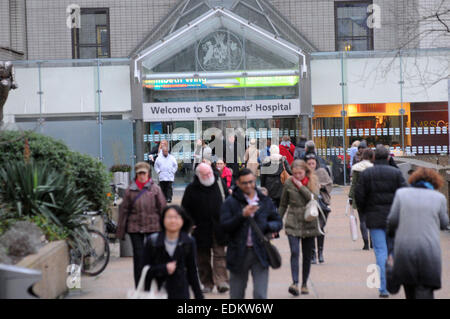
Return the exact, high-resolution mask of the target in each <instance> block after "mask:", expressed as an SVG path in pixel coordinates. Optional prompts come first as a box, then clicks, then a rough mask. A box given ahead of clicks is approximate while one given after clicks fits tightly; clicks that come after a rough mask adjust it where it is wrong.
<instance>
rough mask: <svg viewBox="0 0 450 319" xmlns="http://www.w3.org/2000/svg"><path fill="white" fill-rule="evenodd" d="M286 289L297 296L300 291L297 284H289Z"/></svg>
mask: <svg viewBox="0 0 450 319" xmlns="http://www.w3.org/2000/svg"><path fill="white" fill-rule="evenodd" d="M288 291H289V293H290V294H291V295H293V296H298V295H299V294H300V292H299V291H298V284H292V285H290V286H289V290H288Z"/></svg>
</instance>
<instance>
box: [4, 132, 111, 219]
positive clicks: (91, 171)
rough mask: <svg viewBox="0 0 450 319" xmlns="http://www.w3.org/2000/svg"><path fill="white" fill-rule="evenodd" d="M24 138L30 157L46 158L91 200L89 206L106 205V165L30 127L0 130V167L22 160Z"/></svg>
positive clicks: (47, 161) (41, 159)
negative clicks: (26, 141)
mask: <svg viewBox="0 0 450 319" xmlns="http://www.w3.org/2000/svg"><path fill="white" fill-rule="evenodd" d="M25 140H28V145H29V150H30V156H31V159H34V160H35V161H37V162H40V161H45V162H46V163H48V164H49V166H51V167H52V168H53V169H55V170H56V171H58V172H59V173H60V174H62V175H64V176H66V177H67V178H68V179H70V180H71V181H73V182H74V183H75V186H76V187H77V188H78V189H80V191H81V193H82V194H83V195H84V196H85V197H86V198H87V200H88V201H89V202H90V204H89V207H88V209H89V210H100V209H102V210H104V211H106V210H107V209H108V206H109V204H110V200H108V197H107V196H106V194H107V193H108V192H109V191H110V187H109V183H110V180H111V178H110V176H109V173H108V171H107V168H106V167H105V166H104V165H103V164H102V163H101V162H100V161H98V160H96V159H94V158H93V157H91V156H89V155H84V154H80V153H78V152H73V151H71V150H70V149H69V148H68V147H67V146H66V145H65V144H64V143H62V142H60V141H57V140H55V139H53V138H51V137H48V136H44V135H41V134H37V133H34V132H31V131H26V132H16V131H0V154H1V156H0V167H3V166H4V164H5V163H8V162H13V161H24V153H27V152H24V148H25Z"/></svg>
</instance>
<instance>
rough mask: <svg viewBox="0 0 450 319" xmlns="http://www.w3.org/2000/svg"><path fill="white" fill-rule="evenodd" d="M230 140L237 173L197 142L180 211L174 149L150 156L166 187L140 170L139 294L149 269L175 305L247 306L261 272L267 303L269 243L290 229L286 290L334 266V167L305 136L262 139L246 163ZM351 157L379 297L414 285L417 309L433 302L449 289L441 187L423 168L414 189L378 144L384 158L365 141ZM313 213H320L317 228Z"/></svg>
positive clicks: (131, 191) (135, 216) (352, 200)
mask: <svg viewBox="0 0 450 319" xmlns="http://www.w3.org/2000/svg"><path fill="white" fill-rule="evenodd" d="M225 141H227V142H228V143H226V149H224V151H225V152H224V157H225V156H226V155H225V153H226V152H229V154H228V156H229V157H230V158H231V159H232V161H231V163H229V162H228V161H226V160H225V159H224V158H219V157H217V156H216V155H217V154H216V152H214V151H212V150H211V148H210V147H209V146H208V144H207V143H206V142H205V141H204V140H198V141H197V143H196V150H195V152H194V156H195V160H194V164H193V167H192V169H193V170H194V172H195V175H194V176H193V179H192V181H191V182H190V183H189V185H188V186H187V187H186V189H185V191H184V194H183V198H182V201H181V205H180V206H178V205H169V206H168V205H167V204H168V203H171V201H172V197H173V195H172V194H173V191H172V188H173V186H172V184H173V182H174V177H175V174H176V172H177V170H178V164H177V161H176V160H175V158H174V157H173V156H172V155H171V154H170V152H169V145H168V143H167V141H162V142H161V143H160V144H159V145H158V146H157V148H155V149H153V150H152V154H151V156H150V163H151V164H152V165H153V166H154V170H155V172H156V174H157V175H158V179H159V186H158V185H157V184H156V183H155V182H154V181H153V180H152V178H151V177H150V176H151V166H150V165H149V164H147V163H145V162H140V163H137V164H136V166H135V172H136V177H135V180H134V181H133V183H131V185H130V187H129V188H128V189H127V190H126V192H125V195H124V200H123V203H122V205H121V206H120V214H119V223H118V224H119V225H118V231H117V237H118V238H120V239H124V237H125V234H129V236H130V239H131V243H132V247H133V273H134V281H135V285H136V286H137V283H138V281H139V279H140V276H141V272H142V269H143V267H144V266H145V265H150V270H149V272H148V273H147V277H146V289H149V287H150V282H151V280H156V281H157V283H158V287H160V288H161V287H164V288H165V289H166V290H167V293H168V298H176V299H178V298H183V299H186V298H189V297H190V295H189V291H190V290H192V291H193V293H194V296H195V298H198V299H201V298H203V297H204V294H205V293H211V292H212V291H213V290H214V289H216V290H217V292H218V293H221V294H225V293H227V292H228V293H229V296H230V298H232V299H241V298H244V296H245V291H246V287H247V283H248V279H249V278H248V277H249V274H250V273H251V276H252V281H253V297H254V298H259V299H265V298H267V291H268V278H269V268H270V266H269V264H270V262H269V254H268V252H267V250H266V248H265V245H264V244H263V242H262V241H261V240H260V237H259V236H258V235H260V233H261V232H262V234H263V235H264V236H266V237H267V238H269V239H274V238H278V237H279V232H280V231H281V230H282V229H284V231H285V233H286V235H287V240H288V243H289V248H290V269H291V277H292V283H291V284H290V285H289V286H288V287H287V291H288V292H289V293H290V294H292V295H294V296H298V295H300V294H308V293H309V288H308V278H309V273H310V269H311V265H312V264H317V263H324V262H325V258H324V243H325V227H326V223H327V219H328V214H329V213H330V204H331V201H332V196H331V192H332V188H333V179H332V176H331V172H330V169H329V166H328V162H327V161H326V160H325V159H324V158H322V157H320V156H318V154H317V153H316V148H315V144H314V142H313V141H307V140H306V138H305V137H301V138H300V139H299V142H298V144H297V145H295V144H294V143H292V142H291V141H290V138H289V136H283V138H282V141H281V143H280V144H279V145H276V144H273V145H272V144H269V143H268V146H267V148H265V149H263V150H261V151H259V150H258V148H257V146H256V140H254V139H252V140H250V141H249V147H248V148H247V150H246V151H245V153H244V154H242V155H243V156H242V157H240V156H236V154H237V153H236V152H233V150H234V151H236V142H237V141H236V136H231V137H229V138H228V139H227V140H225V139H224V143H225ZM230 152H231V154H230ZM233 154H234V155H233ZM350 157H351V161H350V165H351V186H350V191H349V205H351V206H352V207H353V208H354V209H355V210H357V212H358V217H359V218H358V219H359V224H360V231H361V237H362V239H363V242H364V246H363V250H370V249H371V248H373V251H374V255H375V261H376V264H377V266H378V270H379V272H378V274H379V276H380V288H379V296H380V297H382V298H385V297H388V296H389V293H396V292H397V291H398V289H399V287H400V286H403V287H404V290H405V295H406V297H407V298H433V291H434V290H436V289H439V288H440V287H441V271H442V270H441V262H442V261H441V250H440V240H439V230H440V229H445V228H446V227H447V224H448V222H449V220H448V215H447V202H446V199H445V197H444V196H443V195H442V194H441V193H439V192H438V190H439V189H440V188H441V187H442V185H443V180H442V178H441V177H440V175H439V174H438V173H436V172H435V171H434V170H432V169H423V168H420V169H418V170H416V171H415V172H413V173H412V174H411V176H410V178H409V180H408V183H409V184H408V183H407V182H406V181H405V179H404V178H403V175H402V173H401V171H400V170H399V169H398V168H397V167H396V164H395V161H394V159H393V156H392V154H390V152H389V150H388V149H387V148H386V147H385V146H383V145H377V146H376V149H375V151H374V150H372V149H371V148H368V147H367V142H366V141H355V142H354V143H353V144H352V147H351V149H350ZM258 176H259V177H260V181H261V184H260V186H257V177H258ZM312 203H316V205H317V206H318V207H319V208H320V209H319V211H320V214H319V215H318V216H315V215H314V217H313V218H311V216H310V215H309V214H310V211H311V207H314V205H313V206H311V205H312ZM316 244H317V245H316ZM300 252H301V253H300ZM300 256H301V257H302V259H301V261H302V263H301V264H302V277H301V278H300V277H299V274H300ZM300 279H301V283H300ZM393 287H394V288H393Z"/></svg>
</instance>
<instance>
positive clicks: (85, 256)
mask: <svg viewBox="0 0 450 319" xmlns="http://www.w3.org/2000/svg"><path fill="white" fill-rule="evenodd" d="M84 215H86V216H87V217H89V219H88V220H87V223H88V229H87V231H88V233H89V242H88V243H86V248H85V249H84V253H83V252H81V251H80V250H79V249H76V248H72V249H71V251H70V254H71V264H78V265H80V266H81V272H82V273H83V274H85V275H87V276H97V275H99V274H100V273H101V272H102V271H103V270H105V268H106V266H107V265H108V262H109V257H110V250H109V240H108V239H107V238H106V236H105V235H104V234H103V233H102V232H101V231H99V230H97V229H94V228H92V226H93V225H94V223H95V221H96V218H97V216H102V218H103V219H104V220H105V219H106V220H109V222H105V228H106V229H107V230H108V228H110V227H113V226H111V225H109V226H108V224H109V223H110V222H112V221H111V220H110V219H109V216H108V215H107V214H105V213H103V211H94V212H85V213H84ZM114 231H115V230H114Z"/></svg>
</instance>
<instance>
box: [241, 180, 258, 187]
mask: <svg viewBox="0 0 450 319" xmlns="http://www.w3.org/2000/svg"><path fill="white" fill-rule="evenodd" d="M254 183H255V181H248V182H239V184H241V185H243V186H244V185H251V184H254Z"/></svg>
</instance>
